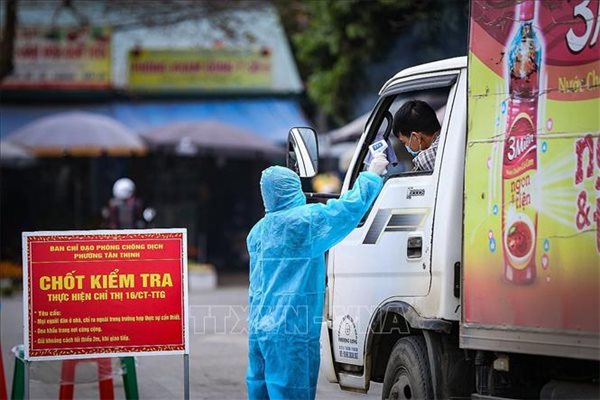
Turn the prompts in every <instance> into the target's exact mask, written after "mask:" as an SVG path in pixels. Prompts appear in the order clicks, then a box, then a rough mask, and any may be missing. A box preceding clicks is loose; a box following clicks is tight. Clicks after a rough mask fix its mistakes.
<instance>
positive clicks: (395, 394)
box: [389, 368, 414, 400]
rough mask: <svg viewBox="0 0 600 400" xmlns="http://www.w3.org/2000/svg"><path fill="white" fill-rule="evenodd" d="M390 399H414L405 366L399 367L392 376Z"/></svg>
mask: <svg viewBox="0 0 600 400" xmlns="http://www.w3.org/2000/svg"><path fill="white" fill-rule="evenodd" d="M389 399H390V400H409V399H414V391H413V387H412V385H411V382H410V376H409V374H408V371H407V370H406V369H405V368H400V369H399V370H398V372H397V373H396V376H395V378H394V385H393V386H392V388H391V390H390V396H389Z"/></svg>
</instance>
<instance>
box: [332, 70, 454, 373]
mask: <svg viewBox="0 0 600 400" xmlns="http://www.w3.org/2000/svg"><path fill="white" fill-rule="evenodd" d="M458 75H459V72H458V71H445V72H438V73H435V74H426V75H421V76H414V77H411V78H404V79H399V80H398V81H397V82H392V83H391V84H389V85H387V86H386V88H384V91H382V93H381V98H380V100H379V102H378V104H377V105H376V107H375V109H374V111H373V114H372V115H371V117H370V119H369V121H368V122H367V126H366V129H365V132H364V133H363V135H362V137H361V139H360V142H359V145H358V148H359V149H360V150H357V154H355V156H354V159H353V162H352V164H351V167H350V168H351V169H350V170H349V174H348V175H349V176H347V177H346V181H345V186H344V190H347V188H348V187H351V186H352V184H353V183H354V180H355V179H356V177H357V176H358V174H359V173H360V172H361V171H363V170H365V169H366V164H367V163H368V162H369V155H368V153H369V151H368V146H369V145H370V144H371V143H373V142H375V141H377V140H380V139H381V138H382V137H384V138H385V137H387V140H388V144H389V149H388V150H389V151H388V158H389V159H390V162H391V164H390V166H389V167H388V172H387V174H386V176H385V177H384V179H385V184H384V187H383V189H382V191H381V193H380V195H379V197H378V199H377V200H376V202H375V204H374V205H373V207H372V209H371V210H370V212H369V213H368V214H367V215H366V216H365V218H364V219H363V221H362V222H361V224H360V225H359V226H358V228H357V229H355V230H354V231H353V232H352V233H351V234H350V235H349V236H348V237H347V238H346V239H345V240H343V241H342V242H341V243H340V244H338V245H337V246H336V247H335V248H333V249H332V250H331V251H330V254H329V269H328V273H329V286H330V288H329V289H330V291H329V294H330V297H331V298H330V301H329V304H330V306H329V307H330V308H329V310H328V311H329V312H328V315H329V316H330V318H331V319H332V320H333V323H332V332H331V334H332V336H333V353H334V357H335V361H337V362H338V363H342V364H346V365H348V364H350V365H358V366H360V365H363V358H364V355H363V352H364V340H365V337H366V333H367V332H368V331H369V328H370V327H369V323H370V321H371V317H372V314H373V312H374V311H375V310H376V309H377V308H378V306H379V305H381V304H382V303H384V302H386V301H387V300H389V299H391V298H394V297H402V298H403V300H404V301H406V302H408V303H409V304H410V298H411V297H413V298H414V297H419V296H426V295H427V294H428V292H429V289H430V284H431V251H432V249H431V242H432V229H433V224H434V218H435V210H434V205H435V198H436V195H443V194H437V182H438V177H439V173H440V171H439V166H440V164H441V162H440V159H441V157H442V155H443V148H444V144H445V136H446V134H447V132H446V131H447V129H448V125H449V123H448V121H449V119H450V112H445V110H452V105H453V102H454V100H455V95H456V88H455V86H456V81H457V78H458ZM410 99H420V100H424V101H426V102H428V104H430V105H431V106H432V107H433V108H434V110H437V111H438V112H437V114H438V120H439V122H440V124H441V126H442V128H441V131H440V133H439V135H440V141H439V145H438V151H437V156H436V163H435V167H434V168H433V170H431V171H411V170H412V166H413V165H412V157H411V156H410V155H409V154H408V152H407V151H406V149H405V147H404V145H403V144H402V143H401V142H400V141H399V140H397V139H396V137H395V136H394V134H393V133H391V130H392V129H391V124H392V116H393V115H394V113H395V112H396V111H397V110H398V109H399V108H400V106H401V105H402V104H404V102H406V101H408V100H410ZM390 133H391V134H390ZM390 149H391V150H390Z"/></svg>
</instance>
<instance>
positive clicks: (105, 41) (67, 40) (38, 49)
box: [0, 26, 111, 89]
mask: <svg viewBox="0 0 600 400" xmlns="http://www.w3.org/2000/svg"><path fill="white" fill-rule="evenodd" d="M0 87H1V88H4V89H106V88H110V87H111V30H110V28H108V27H79V28H78V27H73V28H66V27H31V26H25V27H19V28H18V29H17V32H16V38H15V49H14V71H13V73H12V74H11V75H9V76H8V77H6V79H4V81H3V82H2V84H1V85H0Z"/></svg>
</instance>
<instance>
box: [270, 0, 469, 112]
mask: <svg viewBox="0 0 600 400" xmlns="http://www.w3.org/2000/svg"><path fill="white" fill-rule="evenodd" d="M446 3H448V2H447V1H446ZM446 3H444V0H422V1H412V0H332V1H312V0H294V1H292V2H291V3H290V2H288V1H284V0H279V1H276V3H275V4H276V5H277V6H278V10H279V12H280V15H281V16H282V20H283V22H284V26H285V28H286V31H287V32H288V35H289V36H290V37H291V42H292V47H293V48H294V51H295V54H296V58H297V60H298V62H299V67H300V73H301V75H302V77H303V79H304V81H305V82H306V86H307V93H308V95H309V97H310V99H311V100H312V101H314V102H315V103H316V104H317V105H318V107H319V108H320V109H321V110H322V111H323V112H325V113H326V115H327V116H329V117H330V118H332V119H333V120H334V121H335V122H336V123H338V124H340V123H343V122H345V121H347V120H348V118H349V109H350V106H351V101H352V99H353V97H354V96H355V95H356V93H357V92H358V91H359V90H358V89H360V82H362V81H363V80H364V79H363V78H364V72H365V71H364V67H365V65H368V64H369V63H372V62H374V61H377V60H378V59H381V58H382V57H383V56H385V54H386V52H387V51H388V50H389V48H390V47H391V46H392V45H393V44H394V43H395V41H396V39H397V38H398V37H399V36H400V35H402V34H403V33H405V32H406V31H407V29H408V28H409V27H411V26H412V25H414V24H415V23H417V22H422V21H427V24H423V26H424V27H425V28H424V29H423V32H420V34H421V35H422V36H423V37H424V38H426V37H428V36H432V33H433V32H435V30H436V29H437V26H438V25H439V24H441V23H462V24H464V26H465V27H466V24H467V22H466V21H467V17H466V12H465V13H463V14H464V15H458V16H453V18H452V19H450V20H448V22H446V20H443V19H442V18H441V17H442V16H443V17H444V18H448V15H445V14H446V12H447V11H446V10H447V9H448V8H447V7H446ZM450 3H453V4H454V5H459V8H460V7H462V8H464V10H465V11H466V3H467V2H466V0H454V1H453V2H450ZM459 14H460V13H459ZM461 18H462V19H464V21H462V22H460V21H458V22H457V19H461ZM464 41H465V45H466V37H465V38H464ZM427 50H428V49H427V48H426V47H425V46H424V48H423V51H427Z"/></svg>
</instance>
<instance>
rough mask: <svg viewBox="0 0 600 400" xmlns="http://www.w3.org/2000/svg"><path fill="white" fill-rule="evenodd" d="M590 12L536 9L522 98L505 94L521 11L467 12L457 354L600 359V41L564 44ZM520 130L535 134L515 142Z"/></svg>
mask: <svg viewBox="0 0 600 400" xmlns="http://www.w3.org/2000/svg"><path fill="white" fill-rule="evenodd" d="M574 3H578V2H574ZM587 3H589V2H579V4H568V5H565V7H552V5H553V4H552V2H535V5H536V6H537V7H536V8H535V15H534V16H533V19H532V20H533V24H532V26H533V29H534V30H536V35H537V37H538V41H539V43H540V45H539V47H540V50H539V52H540V53H541V55H540V56H539V62H538V63H537V64H539V65H533V66H532V67H531V68H532V71H531V75H528V76H527V78H523V79H529V80H530V85H532V89H531V90H530V97H529V98H526V97H525V96H523V95H519V94H515V89H514V86H513V89H511V85H512V84H513V83H512V82H511V79H512V80H514V79H515V78H514V70H513V69H511V68H512V67H511V64H510V63H511V62H512V59H510V57H511V54H513V52H514V47H515V41H514V38H515V37H516V36H518V35H519V34H520V31H519V19H520V18H521V19H523V18H522V16H521V15H520V14H519V7H518V5H515V4H508V5H506V4H502V5H500V4H498V5H491V4H488V3H486V4H483V3H482V2H473V3H472V10H471V16H472V20H471V40H470V52H469V90H468V109H469V116H468V121H469V122H468V126H469V130H468V133H467V135H468V143H467V152H466V168H465V203H464V258H463V259H464V281H463V307H464V309H463V314H462V317H463V326H462V327H461V346H463V347H466V348H476V349H486V350H496V351H511V352H519V353H535V354H545V355H554V356H566V357H577V358H590V359H600V341H599V338H600V336H599V329H600V290H599V286H600V255H599V254H600V239H599V232H598V224H599V222H600V197H599V196H598V194H599V191H600V178H599V171H600V153H599V152H600V139H599V137H598V133H599V131H600V117H599V116H598V110H600V79H598V78H597V77H598V76H600V63H599V52H598V45H597V44H593V45H592V41H595V40H597V38H598V34H597V32H596V36H590V37H589V38H588V40H587V41H586V42H585V43H582V44H581V45H579V44H576V43H574V42H573V41H572V39H571V41H569V38H570V36H571V35H570V34H569V32H572V34H573V35H574V36H581V34H582V32H585V28H586V24H589V23H593V19H592V20H591V21H589V22H588V23H586V20H584V19H582V20H580V19H578V18H574V16H577V15H578V14H581V13H584V12H586V11H589V12H591V13H592V14H591V15H595V16H596V17H595V18H596V19H597V16H598V11H600V10H598V5H599V3H598V2H591V3H589V4H587ZM552 21H556V23H552ZM560 22H563V24H561V23H560ZM564 22H570V23H568V24H566V23H564ZM597 25H598V23H596V26H597ZM527 29H529V28H527ZM518 39H519V38H518ZM523 40H524V39H523V38H520V42H519V43H517V46H520V43H522V41H523ZM519 49H520V50H519V51H522V47H520V48H519ZM532 54H533V50H532ZM532 54H529V57H530V59H531V58H533V55H532ZM518 57H519V56H517V59H518ZM517 62H518V60H517ZM534 64H535V63H534ZM515 68H516V67H515ZM526 68H527V67H525V69H526ZM534 70H535V71H534ZM525 73H529V72H528V71H527V70H525ZM535 75H537V76H538V78H537V81H534V80H535V79H536V77H535ZM511 77H512V78H511ZM574 82H578V83H577V85H578V86H577V87H575V86H573V84H574ZM533 85H537V86H536V87H533ZM527 101H528V102H530V105H528V106H527V107H523V105H522V104H520V103H523V102H527ZM519 107H520V108H519ZM516 113H520V114H519V116H518V117H515V116H514V115H512V114H516ZM518 118H522V119H521V120H525V119H527V120H528V121H530V125H528V128H527V129H531V132H526V133H524V134H523V135H521V136H511V134H512V131H511V129H512V130H514V129H517V128H516V127H517V124H518V123H519V122H518V121H519V119H518ZM519 152H521V153H523V156H521V158H520V159H519V158H515V157H513V158H515V159H514V161H513V160H511V156H517V155H519V154H518V153H519ZM527 152H529V153H530V155H531V156H529V157H528V156H527V155H526V154H525V153H527ZM515 162H516V163H515ZM527 163H528V164H529V167H527V165H526V164H527ZM513 171H514V173H512V172H513ZM511 174H512V175H511ZM528 210H531V211H528ZM520 231H521V232H520ZM518 246H520V247H518ZM525 270H529V273H530V275H531V276H530V277H528V278H527V279H523V280H517V279H516V276H517V275H516V274H518V273H521V271H525ZM513 274H515V275H514V276H513Z"/></svg>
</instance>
